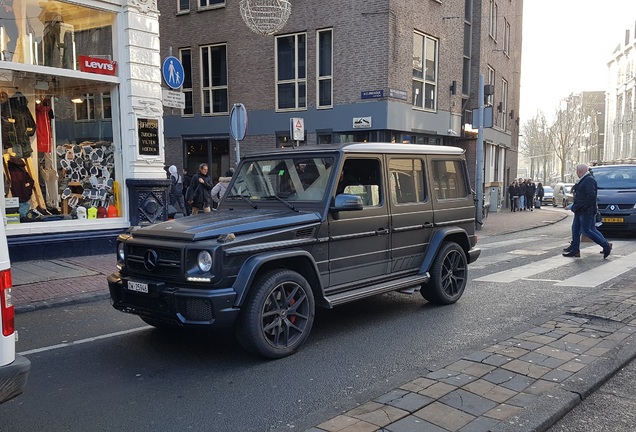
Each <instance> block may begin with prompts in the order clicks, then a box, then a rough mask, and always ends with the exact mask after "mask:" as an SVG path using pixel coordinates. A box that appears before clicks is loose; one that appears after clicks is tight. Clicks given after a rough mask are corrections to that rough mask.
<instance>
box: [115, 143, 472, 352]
mask: <svg viewBox="0 0 636 432" xmlns="http://www.w3.org/2000/svg"><path fill="white" fill-rule="evenodd" d="M476 242H477V239H476V236H475V205H474V196H473V193H472V191H471V188H470V184H469V179H468V172H467V170H466V160H465V157H464V151H463V150H462V149H459V148H455V147H444V146H430V145H411V144H383V143H353V144H341V145H333V146H331V145H329V146H323V145H321V146H315V147H300V148H293V149H278V150H273V151H270V152H264V153H259V154H255V155H248V156H247V157H245V158H244V159H243V160H241V163H240V164H239V166H238V167H237V170H236V173H235V174H234V176H233V178H232V181H231V182H230V184H229V186H228V189H227V192H226V193H225V196H224V197H223V199H222V201H221V203H220V205H219V208H218V210H217V211H213V212H211V213H203V214H201V213H200V214H198V215H194V216H190V217H185V218H180V219H175V220H171V221H167V222H162V223H158V224H155V225H152V226H148V227H144V228H138V229H136V230H131V231H130V232H129V233H127V234H123V235H121V236H120V237H119V238H118V244H117V263H118V268H119V272H117V273H115V274H113V275H111V276H109V278H108V284H109V288H110V295H111V298H112V303H113V306H114V307H115V308H116V309H118V310H121V311H124V312H130V313H133V314H137V315H139V316H140V317H141V319H142V320H144V321H145V322H146V323H148V324H150V325H152V326H155V327H170V326H181V327H199V328H200V327H233V328H234V329H235V331H236V335H237V339H238V341H239V343H240V344H241V345H242V346H243V347H244V348H246V349H247V350H249V351H252V352H255V353H258V354H260V355H262V356H265V357H269V358H278V357H284V356H287V355H289V354H292V353H293V352H295V351H296V350H297V349H298V348H299V347H300V346H301V345H302V343H303V342H304V341H305V339H306V338H307V336H308V335H309V332H310V330H311V327H312V324H313V321H314V310H315V305H318V306H323V307H326V308H332V307H334V306H337V305H340V304H343V303H347V302H351V301H354V300H358V299H361V298H364V297H367V296H372V295H376V294H380V293H385V292H388V291H403V292H408V293H413V292H417V291H420V292H421V294H422V296H424V298H425V299H426V300H428V301H431V302H435V303H439V304H450V303H454V302H456V301H457V300H458V299H459V298H460V297H461V295H462V293H463V292H464V288H465V287H466V281H467V278H468V264H469V263H471V262H473V261H475V260H476V259H477V258H478V256H479V254H480V249H478V248H476V247H475V244H476Z"/></svg>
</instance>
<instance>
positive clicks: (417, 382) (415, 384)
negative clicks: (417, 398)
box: [400, 378, 437, 393]
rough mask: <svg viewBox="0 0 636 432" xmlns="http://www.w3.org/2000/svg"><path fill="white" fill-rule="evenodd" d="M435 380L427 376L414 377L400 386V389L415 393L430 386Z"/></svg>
mask: <svg viewBox="0 0 636 432" xmlns="http://www.w3.org/2000/svg"><path fill="white" fill-rule="evenodd" d="M436 382H437V381H435V380H431V379H428V378H416V379H414V380H413V381H410V382H407V383H406V384H404V385H402V386H400V389H402V390H407V391H412V392H416V393H417V392H420V391H422V390H424V389H425V388H428V387H430V386H432V385H433V384H435V383H436Z"/></svg>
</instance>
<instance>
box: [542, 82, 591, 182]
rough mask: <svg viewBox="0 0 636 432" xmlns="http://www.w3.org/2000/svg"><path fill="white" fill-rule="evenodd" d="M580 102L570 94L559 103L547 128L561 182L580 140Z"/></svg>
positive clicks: (578, 98) (581, 122)
mask: <svg viewBox="0 0 636 432" xmlns="http://www.w3.org/2000/svg"><path fill="white" fill-rule="evenodd" d="M582 124H583V121H582V119H581V100H580V97H578V96H575V95H573V94H571V95H570V96H568V97H567V98H566V99H564V100H563V101H562V103H561V107H559V108H558V109H557V110H556V113H555V121H554V123H553V124H552V126H551V127H550V128H548V137H549V140H548V141H549V143H550V146H551V148H552V150H553V151H554V153H555V156H556V157H557V159H558V160H559V164H560V167H559V168H560V170H559V171H560V176H561V181H565V174H566V173H567V172H568V170H569V168H570V167H568V161H569V160H571V159H572V157H573V156H574V151H575V150H576V149H577V148H578V144H579V142H580V140H581V128H582Z"/></svg>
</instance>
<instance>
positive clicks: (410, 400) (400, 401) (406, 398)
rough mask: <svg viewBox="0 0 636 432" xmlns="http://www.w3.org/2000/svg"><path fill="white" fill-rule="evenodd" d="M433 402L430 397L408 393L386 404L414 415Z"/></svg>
mask: <svg viewBox="0 0 636 432" xmlns="http://www.w3.org/2000/svg"><path fill="white" fill-rule="evenodd" d="M432 402H433V399H432V398H430V397H428V396H424V395H421V394H418V393H411V392H408V393H407V394H405V395H403V396H401V397H398V398H394V399H392V400H390V401H388V402H385V403H386V404H387V405H391V406H394V407H396V408H399V409H402V410H405V411H408V412H410V413H412V412H414V411H417V410H418V409H420V408H422V407H424V406H426V405H428V404H430V403H432Z"/></svg>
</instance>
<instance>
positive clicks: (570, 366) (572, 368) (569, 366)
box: [557, 361, 585, 373]
mask: <svg viewBox="0 0 636 432" xmlns="http://www.w3.org/2000/svg"><path fill="white" fill-rule="evenodd" d="M584 367H585V365H584V364H583V363H580V362H575V361H571V362H567V363H564V364H562V365H561V366H559V367H558V368H557V369H559V370H564V371H568V372H572V373H576V372H578V371H580V370H581V369H583V368H584Z"/></svg>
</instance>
